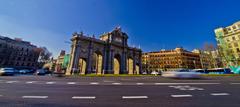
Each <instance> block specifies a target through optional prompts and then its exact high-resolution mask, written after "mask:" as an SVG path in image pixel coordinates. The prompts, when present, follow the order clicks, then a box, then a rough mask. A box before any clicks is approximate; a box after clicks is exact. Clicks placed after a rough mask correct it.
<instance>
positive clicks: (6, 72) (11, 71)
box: [0, 68, 15, 75]
mask: <svg viewBox="0 0 240 107" xmlns="http://www.w3.org/2000/svg"><path fill="white" fill-rule="evenodd" d="M14 74H15V69H14V68H1V69H0V75H14Z"/></svg>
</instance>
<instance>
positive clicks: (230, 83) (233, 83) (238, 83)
mask: <svg viewBox="0 0 240 107" xmlns="http://www.w3.org/2000/svg"><path fill="white" fill-rule="evenodd" d="M230 84H233V85H234V84H235V85H237V84H240V83H230Z"/></svg>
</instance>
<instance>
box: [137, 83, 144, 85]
mask: <svg viewBox="0 0 240 107" xmlns="http://www.w3.org/2000/svg"><path fill="white" fill-rule="evenodd" d="M136 84H137V85H144V83H136Z"/></svg>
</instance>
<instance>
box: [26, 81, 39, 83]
mask: <svg viewBox="0 0 240 107" xmlns="http://www.w3.org/2000/svg"><path fill="white" fill-rule="evenodd" d="M35 82H37V81H27V82H26V84H32V83H35Z"/></svg>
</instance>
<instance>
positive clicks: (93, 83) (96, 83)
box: [90, 82, 99, 85]
mask: <svg viewBox="0 0 240 107" xmlns="http://www.w3.org/2000/svg"><path fill="white" fill-rule="evenodd" d="M90 84H91V85H98V84H99V83H98V82H91V83H90Z"/></svg>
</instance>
